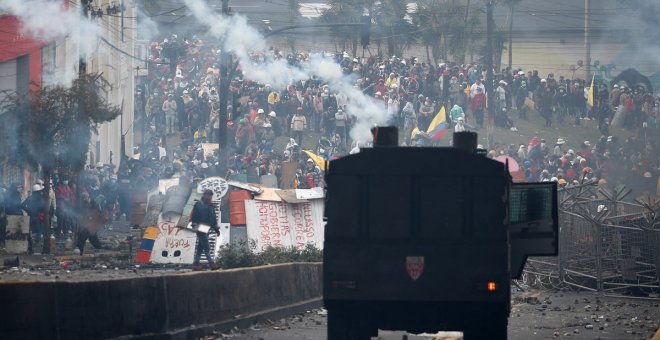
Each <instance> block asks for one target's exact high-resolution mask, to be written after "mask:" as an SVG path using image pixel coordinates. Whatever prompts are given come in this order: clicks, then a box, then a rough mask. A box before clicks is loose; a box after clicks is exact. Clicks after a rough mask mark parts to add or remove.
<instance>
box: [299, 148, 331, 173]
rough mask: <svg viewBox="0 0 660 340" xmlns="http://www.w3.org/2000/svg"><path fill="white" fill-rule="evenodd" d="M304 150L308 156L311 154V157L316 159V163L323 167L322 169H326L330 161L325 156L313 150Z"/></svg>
mask: <svg viewBox="0 0 660 340" xmlns="http://www.w3.org/2000/svg"><path fill="white" fill-rule="evenodd" d="M303 151H304V152H305V153H306V154H307V156H309V158H311V159H312V160H313V161H314V163H316V165H318V167H319V168H321V170H323V171H325V168H326V164H327V163H328V161H326V160H325V159H324V158H323V157H321V156H319V155H317V154H315V153H313V152H311V151H307V150H303Z"/></svg>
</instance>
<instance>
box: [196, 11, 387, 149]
mask: <svg viewBox="0 0 660 340" xmlns="http://www.w3.org/2000/svg"><path fill="white" fill-rule="evenodd" d="M185 4H186V6H188V8H189V9H190V10H191V12H192V14H193V16H194V17H195V19H196V20H197V21H199V22H200V23H201V24H203V25H205V26H207V27H208V28H209V29H208V34H209V35H211V36H213V37H214V38H217V39H218V40H219V41H221V43H222V49H224V50H225V51H230V52H232V53H233V54H234V55H235V56H236V57H238V58H239V63H240V67H241V71H243V74H244V75H245V77H246V78H248V79H250V80H254V81H258V82H260V83H262V84H269V85H271V87H273V88H275V89H283V88H285V87H286V85H288V84H291V83H293V82H295V81H300V80H306V79H309V78H310V76H311V75H317V76H318V77H320V78H321V79H322V80H323V81H325V82H326V83H327V84H328V86H329V89H330V91H331V92H334V93H339V94H341V95H344V96H346V98H347V99H348V104H347V112H348V114H350V115H353V116H355V117H356V124H355V127H354V128H353V130H352V131H351V138H353V139H354V140H360V141H362V142H365V141H369V140H371V132H370V129H371V128H372V127H373V126H374V125H382V124H385V123H387V122H388V120H389V119H390V118H391V117H388V115H387V110H386V109H385V104H384V103H383V102H378V101H374V100H373V99H372V98H371V97H368V96H366V95H365V94H364V93H362V91H361V90H360V89H358V88H356V87H354V85H355V79H354V77H351V76H347V75H345V74H344V73H343V72H342V69H341V67H340V66H339V65H338V64H337V63H336V62H335V61H334V60H333V59H331V58H327V57H324V56H323V55H321V54H314V55H312V56H310V58H309V60H307V61H306V62H304V63H302V64H301V65H298V66H292V65H290V64H289V63H288V62H287V61H286V59H283V58H281V59H273V58H270V57H269V56H265V62H261V63H253V62H252V61H251V53H252V52H253V51H261V52H262V53H263V52H264V51H265V50H266V46H267V44H266V40H265V38H264V36H263V35H262V34H260V33H259V31H258V30H257V29H256V28H254V27H252V26H250V25H249V24H248V23H247V19H246V18H245V17H244V16H241V15H232V16H229V17H225V16H222V15H220V14H219V13H217V12H214V11H213V9H212V8H209V7H208V6H207V5H206V3H205V2H204V1H202V0H185Z"/></svg>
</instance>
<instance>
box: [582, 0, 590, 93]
mask: <svg viewBox="0 0 660 340" xmlns="http://www.w3.org/2000/svg"><path fill="white" fill-rule="evenodd" d="M584 48H585V50H586V52H587V55H586V57H585V60H584V63H585V64H586V68H585V72H586V74H585V77H584V79H585V80H586V81H589V78H590V77H591V37H590V35H589V0H584Z"/></svg>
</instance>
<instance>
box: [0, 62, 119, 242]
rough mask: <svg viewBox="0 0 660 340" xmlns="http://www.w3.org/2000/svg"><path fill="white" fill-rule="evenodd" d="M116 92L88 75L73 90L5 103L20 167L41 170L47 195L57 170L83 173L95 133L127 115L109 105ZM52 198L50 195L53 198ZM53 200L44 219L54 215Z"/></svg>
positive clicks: (45, 90) (1, 108) (1, 106)
mask: <svg viewBox="0 0 660 340" xmlns="http://www.w3.org/2000/svg"><path fill="white" fill-rule="evenodd" d="M109 87H110V84H109V83H108V82H107V81H105V79H103V78H102V77H101V76H100V75H96V74H83V75H81V76H80V77H79V78H78V79H76V80H74V81H73V84H72V85H71V87H64V86H61V85H55V86H46V87H42V88H39V89H36V90H30V92H29V93H28V94H27V95H26V96H17V95H16V94H13V95H12V94H10V95H8V96H7V97H6V98H5V100H4V101H3V102H2V103H0V112H4V113H3V114H2V115H1V117H2V128H3V131H2V132H3V133H4V134H5V136H6V138H7V140H8V141H14V142H13V143H9V145H7V146H6V147H7V148H9V154H10V155H13V156H14V157H15V158H14V160H13V161H14V162H15V163H16V164H17V165H22V166H26V167H29V168H31V169H33V170H35V171H39V170H40V171H41V173H42V176H43V179H44V184H45V188H44V191H45V192H46V193H48V192H50V187H51V185H50V179H51V177H52V174H53V170H55V169H56V168H59V169H62V170H63V171H66V172H68V173H69V174H78V173H79V172H80V171H81V170H82V169H83V167H84V165H85V161H86V158H87V150H88V146H89V142H90V139H91V133H92V131H94V132H96V129H97V128H98V126H99V124H101V123H104V122H109V121H112V120H113V119H115V118H116V117H117V116H119V114H120V113H121V111H120V109H119V108H118V107H117V106H112V105H109V104H108V103H107V102H106V100H105V99H104V96H103V94H104V92H106V91H107V90H108V89H109ZM47 196H48V195H47ZM49 207H50V201H49V199H47V201H46V208H45V211H44V214H45V215H46V216H49V213H50V212H49V211H48V209H49ZM46 220H47V221H48V222H47V223H46V226H45V228H44V229H45V230H44V239H45V240H46V241H45V242H44V245H43V250H42V253H44V254H48V253H50V242H48V240H49V239H50V232H51V230H50V222H49V219H46Z"/></svg>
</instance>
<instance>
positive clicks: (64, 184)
mask: <svg viewBox="0 0 660 340" xmlns="http://www.w3.org/2000/svg"><path fill="white" fill-rule="evenodd" d="M75 197H76V196H75V193H74V191H73V188H72V187H71V185H70V184H69V181H68V180H66V179H65V180H62V181H61V182H59V183H58V184H57V186H56V187H55V200H56V206H57V209H56V211H55V216H57V230H56V233H57V234H60V235H61V234H64V233H66V232H67V231H69V230H71V227H72V223H71V209H72V208H73V206H74V204H75Z"/></svg>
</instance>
